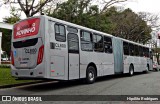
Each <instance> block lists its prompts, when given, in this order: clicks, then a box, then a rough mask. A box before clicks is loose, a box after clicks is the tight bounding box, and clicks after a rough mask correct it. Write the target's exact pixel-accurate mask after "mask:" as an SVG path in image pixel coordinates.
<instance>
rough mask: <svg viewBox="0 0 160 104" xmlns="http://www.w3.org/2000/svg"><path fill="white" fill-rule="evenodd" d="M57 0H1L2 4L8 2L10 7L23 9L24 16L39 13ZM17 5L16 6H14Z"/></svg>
mask: <svg viewBox="0 0 160 104" xmlns="http://www.w3.org/2000/svg"><path fill="white" fill-rule="evenodd" d="M57 2H58V0H3V4H9V5H11V7H15V9H16V10H17V11H19V10H20V11H23V12H24V13H25V15H26V17H31V16H33V15H35V14H37V13H41V14H42V12H43V11H45V9H48V7H50V8H52V7H53V5H54V4H56V3H57ZM16 5H17V6H16Z"/></svg>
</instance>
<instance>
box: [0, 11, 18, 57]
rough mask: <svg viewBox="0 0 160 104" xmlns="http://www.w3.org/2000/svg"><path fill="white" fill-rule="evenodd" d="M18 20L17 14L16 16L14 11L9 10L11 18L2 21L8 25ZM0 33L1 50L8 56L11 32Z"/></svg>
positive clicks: (6, 30) (3, 31) (2, 30)
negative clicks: (0, 34) (0, 40)
mask: <svg viewBox="0 0 160 104" xmlns="http://www.w3.org/2000/svg"><path fill="white" fill-rule="evenodd" d="M19 20H20V18H19V14H17V13H16V12H15V10H14V9H12V10H11V16H9V17H5V18H4V19H3V21H4V22H5V23H9V24H14V23H16V22H17V21H19ZM0 32H2V50H3V51H5V52H6V53H7V55H8V56H10V49H11V36H12V30H8V29H0Z"/></svg>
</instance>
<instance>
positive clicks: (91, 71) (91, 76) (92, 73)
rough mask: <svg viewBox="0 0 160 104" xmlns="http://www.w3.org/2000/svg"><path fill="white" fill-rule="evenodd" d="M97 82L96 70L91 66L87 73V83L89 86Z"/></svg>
mask: <svg viewBox="0 0 160 104" xmlns="http://www.w3.org/2000/svg"><path fill="white" fill-rule="evenodd" d="M95 80H96V70H95V68H94V67H93V66H89V67H88V68H87V71H86V82H87V83H88V84H92V83H94V82H95Z"/></svg>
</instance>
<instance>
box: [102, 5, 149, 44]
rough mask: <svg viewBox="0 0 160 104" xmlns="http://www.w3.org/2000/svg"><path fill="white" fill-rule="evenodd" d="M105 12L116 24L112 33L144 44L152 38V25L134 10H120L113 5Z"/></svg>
mask: <svg viewBox="0 0 160 104" xmlns="http://www.w3.org/2000/svg"><path fill="white" fill-rule="evenodd" d="M104 14H105V15H108V16H109V20H110V21H111V23H112V24H114V26H113V28H112V30H111V31H110V33H111V34H114V35H115V36H118V37H121V38H125V39H128V40H132V41H135V42H140V43H143V44H145V43H146V42H147V41H148V40H149V39H151V35H150V33H151V31H152V30H151V27H150V26H148V25H147V23H146V22H145V21H144V20H142V18H141V17H139V16H138V15H137V14H136V13H134V12H133V11H132V10H130V9H125V10H124V11H122V12H118V11H117V10H116V8H115V7H111V8H110V9H109V10H108V11H106V12H105V13H104Z"/></svg>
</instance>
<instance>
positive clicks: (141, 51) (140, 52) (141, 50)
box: [139, 46, 143, 57]
mask: <svg viewBox="0 0 160 104" xmlns="http://www.w3.org/2000/svg"><path fill="white" fill-rule="evenodd" d="M139 55H140V57H143V48H142V47H141V46H139Z"/></svg>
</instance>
